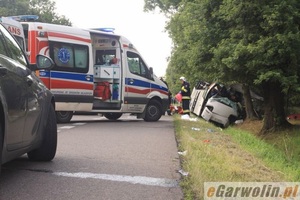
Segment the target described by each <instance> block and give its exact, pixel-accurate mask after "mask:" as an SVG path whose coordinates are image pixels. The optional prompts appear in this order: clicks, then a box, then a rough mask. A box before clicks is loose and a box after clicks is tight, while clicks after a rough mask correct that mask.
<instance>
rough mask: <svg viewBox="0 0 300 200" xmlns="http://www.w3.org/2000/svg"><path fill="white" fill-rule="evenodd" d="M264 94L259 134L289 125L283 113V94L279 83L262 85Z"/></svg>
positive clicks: (269, 82)
mask: <svg viewBox="0 0 300 200" xmlns="http://www.w3.org/2000/svg"><path fill="white" fill-rule="evenodd" d="M263 93H264V124H263V127H262V130H261V131H260V133H261V134H265V133H267V132H270V131H277V130H278V129H280V128H286V127H288V126H290V125H289V123H288V121H287V120H286V116H285V112H284V96H285V95H284V93H283V92H282V88H281V85H280V83H279V82H271V81H268V82H265V83H263Z"/></svg>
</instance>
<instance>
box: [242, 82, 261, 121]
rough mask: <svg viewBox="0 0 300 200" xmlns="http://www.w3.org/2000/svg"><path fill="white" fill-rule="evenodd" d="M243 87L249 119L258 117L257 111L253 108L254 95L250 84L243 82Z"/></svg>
mask: <svg viewBox="0 0 300 200" xmlns="http://www.w3.org/2000/svg"><path fill="white" fill-rule="evenodd" d="M242 88H243V97H244V103H245V110H246V116H247V119H250V120H253V119H257V117H258V116H257V115H256V113H255V111H254V109H253V103H252V97H251V94H250V88H249V85H247V84H243V87H242Z"/></svg>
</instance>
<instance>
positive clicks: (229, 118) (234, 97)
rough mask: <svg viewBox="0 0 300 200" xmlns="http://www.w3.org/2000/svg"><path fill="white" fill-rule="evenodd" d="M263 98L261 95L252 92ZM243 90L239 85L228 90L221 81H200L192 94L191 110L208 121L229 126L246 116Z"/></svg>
mask: <svg viewBox="0 0 300 200" xmlns="http://www.w3.org/2000/svg"><path fill="white" fill-rule="evenodd" d="M251 96H255V98H258V99H260V100H262V98H261V97H259V96H257V95H255V94H251ZM242 101H243V96H242V91H241V90H240V89H239V88H238V87H237V86H234V87H231V89H230V90H228V89H227V88H226V87H225V86H224V85H222V84H219V83H212V84H209V83H207V82H202V81H201V82H198V83H197V84H196V86H195V87H194V88H193V91H192V95H191V103H190V110H191V112H192V113H194V114H195V115H197V116H200V117H202V118H203V119H205V120H206V121H211V122H214V123H216V124H218V125H221V126H222V127H228V126H229V125H230V124H232V123H234V122H235V121H236V120H241V119H244V118H245V111H244V109H243V106H242Z"/></svg>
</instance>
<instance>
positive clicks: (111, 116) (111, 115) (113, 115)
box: [104, 113, 123, 120]
mask: <svg viewBox="0 0 300 200" xmlns="http://www.w3.org/2000/svg"><path fill="white" fill-rule="evenodd" d="M122 115H123V113H105V114H104V117H106V119H109V120H117V119H119V118H120V117H121V116H122Z"/></svg>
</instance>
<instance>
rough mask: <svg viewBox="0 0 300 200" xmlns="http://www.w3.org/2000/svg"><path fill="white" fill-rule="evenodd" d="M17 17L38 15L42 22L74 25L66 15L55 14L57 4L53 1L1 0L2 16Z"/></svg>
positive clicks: (0, 11)
mask: <svg viewBox="0 0 300 200" xmlns="http://www.w3.org/2000/svg"><path fill="white" fill-rule="evenodd" d="M15 15H38V16H39V19H38V21H40V22H47V23H54V24H63V25H69V26H71V25H72V23H71V21H70V20H69V19H67V18H66V17H65V16H64V15H62V16H60V15H58V14H57V13H55V2H53V1H51V0H1V1H0V16H15Z"/></svg>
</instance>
